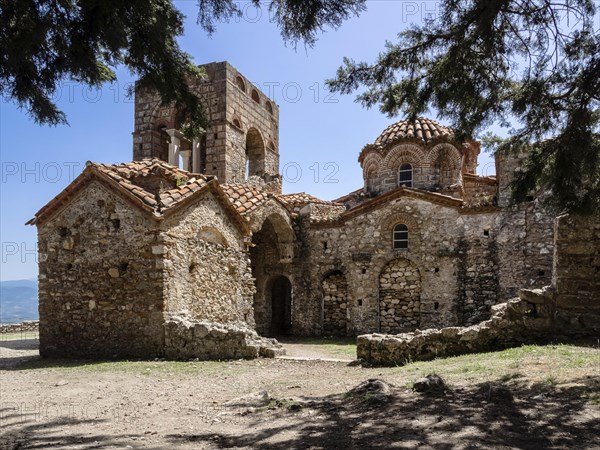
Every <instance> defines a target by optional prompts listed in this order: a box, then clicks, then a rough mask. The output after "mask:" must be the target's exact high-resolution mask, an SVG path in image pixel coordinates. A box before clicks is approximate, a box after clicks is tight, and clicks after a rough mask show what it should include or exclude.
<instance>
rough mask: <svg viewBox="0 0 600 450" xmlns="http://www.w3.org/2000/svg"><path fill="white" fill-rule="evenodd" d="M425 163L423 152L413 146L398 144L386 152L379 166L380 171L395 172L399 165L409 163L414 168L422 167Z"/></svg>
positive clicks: (416, 146)
mask: <svg viewBox="0 0 600 450" xmlns="http://www.w3.org/2000/svg"><path fill="white" fill-rule="evenodd" d="M425 161H426V156H425V151H424V150H423V149H422V148H421V147H419V146H418V145H414V144H400V145H397V146H395V147H393V148H392V149H391V150H389V151H388V152H387V154H386V155H385V158H384V159H383V162H382V163H381V165H380V168H381V169H380V170H381V171H390V170H391V171H397V170H398V169H399V167H400V165H401V164H403V163H409V164H412V165H413V168H414V167H420V166H422V165H423V164H424V163H425Z"/></svg>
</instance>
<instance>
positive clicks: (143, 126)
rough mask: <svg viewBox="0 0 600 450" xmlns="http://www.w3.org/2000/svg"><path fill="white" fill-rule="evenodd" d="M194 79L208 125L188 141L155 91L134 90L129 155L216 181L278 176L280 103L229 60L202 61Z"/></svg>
mask: <svg viewBox="0 0 600 450" xmlns="http://www.w3.org/2000/svg"><path fill="white" fill-rule="evenodd" d="M201 67H202V68H203V69H204V71H205V76H204V77H203V78H202V79H199V80H197V81H196V82H195V84H194V86H193V90H194V92H195V93H196V94H197V95H198V96H199V97H200V98H201V99H202V103H203V104H204V107H205V110H206V114H207V116H208V118H209V126H208V129H207V131H206V133H205V134H204V135H203V136H202V137H200V138H198V139H195V140H193V141H189V140H187V139H186V138H185V137H184V136H183V134H182V133H181V131H180V124H178V123H177V119H176V117H177V114H176V111H175V109H174V108H173V107H170V106H162V105H161V102H160V97H159V96H158V95H157V94H156V93H155V92H150V91H146V90H142V89H136V94H135V129H134V132H133V159H134V160H141V159H143V158H160V159H162V160H164V161H166V162H168V163H169V164H172V165H174V166H178V167H180V168H182V169H185V170H189V171H190V172H194V173H202V174H206V175H216V176H217V178H218V180H219V182H220V183H234V182H237V183H242V182H244V181H246V180H247V179H248V178H250V177H260V178H262V179H263V180H265V181H266V182H269V181H271V180H273V179H275V178H278V177H279V108H278V106H277V105H276V104H275V103H274V102H273V101H272V100H270V99H269V98H268V97H267V96H266V95H265V94H264V93H263V92H261V91H260V90H259V89H258V88H257V87H255V86H254V85H253V84H252V83H250V82H249V81H248V79H247V78H245V77H244V76H243V75H242V74H241V73H240V72H238V70H236V69H235V68H234V67H233V66H232V65H230V64H229V63H228V62H218V63H209V64H205V65H203V66H201Z"/></svg>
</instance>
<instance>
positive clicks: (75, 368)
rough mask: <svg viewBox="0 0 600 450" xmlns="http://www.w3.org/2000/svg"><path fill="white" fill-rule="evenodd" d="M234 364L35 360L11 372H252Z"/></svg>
mask: <svg viewBox="0 0 600 450" xmlns="http://www.w3.org/2000/svg"><path fill="white" fill-rule="evenodd" d="M251 369H252V367H251V366H249V365H247V364H240V363H238V362H237V361H127V360H119V361H86V360H62V359H59V360H55V359H42V358H35V359H31V360H27V361H24V362H23V363H21V364H19V365H18V366H16V367H14V368H13V369H11V370H45V371H72V372H84V373H86V372H87V373H89V372H94V373H133V374H138V375H147V376H151V375H177V374H198V375H212V374H238V373H242V372H245V371H249V370H251Z"/></svg>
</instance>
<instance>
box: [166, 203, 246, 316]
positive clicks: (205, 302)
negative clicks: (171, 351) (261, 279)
mask: <svg viewBox="0 0 600 450" xmlns="http://www.w3.org/2000/svg"><path fill="white" fill-rule="evenodd" d="M161 229H162V230H163V232H162V234H161V240H162V242H161V244H162V245H161V246H159V248H156V249H155V252H157V253H162V255H163V257H164V263H163V264H164V269H165V276H166V285H165V294H166V297H165V300H166V310H167V311H168V312H169V313H170V314H171V315H176V314H186V315H189V316H190V317H191V318H193V319H196V320H206V321H211V322H218V323H222V324H226V323H241V322H244V323H246V324H248V325H249V326H253V325H254V314H253V310H252V296H253V294H254V286H253V283H252V277H251V271H250V266H249V261H248V255H247V254H246V249H245V244H244V240H243V239H244V237H243V235H242V234H241V232H240V231H239V230H238V229H237V228H236V227H235V226H234V225H233V224H232V223H231V221H230V219H229V217H228V216H227V215H226V214H225V212H224V210H223V209H222V207H221V206H220V205H219V204H218V203H217V200H216V199H215V197H214V195H213V194H212V193H209V192H207V193H205V194H204V196H203V197H202V198H200V199H198V200H197V201H196V202H194V204H193V205H192V206H190V207H188V208H186V209H183V210H182V211H179V212H178V213H176V214H175V215H173V216H171V217H169V218H168V219H167V220H165V221H164V223H163V224H162V226H161Z"/></svg>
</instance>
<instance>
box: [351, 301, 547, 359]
mask: <svg viewBox="0 0 600 450" xmlns="http://www.w3.org/2000/svg"><path fill="white" fill-rule="evenodd" d="M550 322H551V320H550V318H549V317H536V312H535V308H534V306H533V305H531V304H529V303H527V302H525V301H522V300H518V299H517V300H510V301H508V302H507V303H501V304H499V305H494V306H493V307H492V317H491V319H489V320H486V321H484V322H481V323H480V324H478V325H472V326H470V327H462V328H461V327H448V328H442V329H435V328H434V329H428V330H423V331H421V330H417V331H415V332H412V333H402V334H397V335H383V334H368V335H363V336H359V337H358V338H357V350H356V351H357V357H358V358H359V359H361V360H363V361H365V362H368V363H370V364H373V365H385V366H396V365H404V364H407V363H409V362H412V361H426V360H430V359H434V358H438V357H445V356H453V355H460V354H465V353H477V352H483V351H490V350H499V349H503V348H508V347H514V346H516V345H520V344H523V343H534V342H540V340H542V339H550V338H551V333H550V331H549V330H550Z"/></svg>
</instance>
